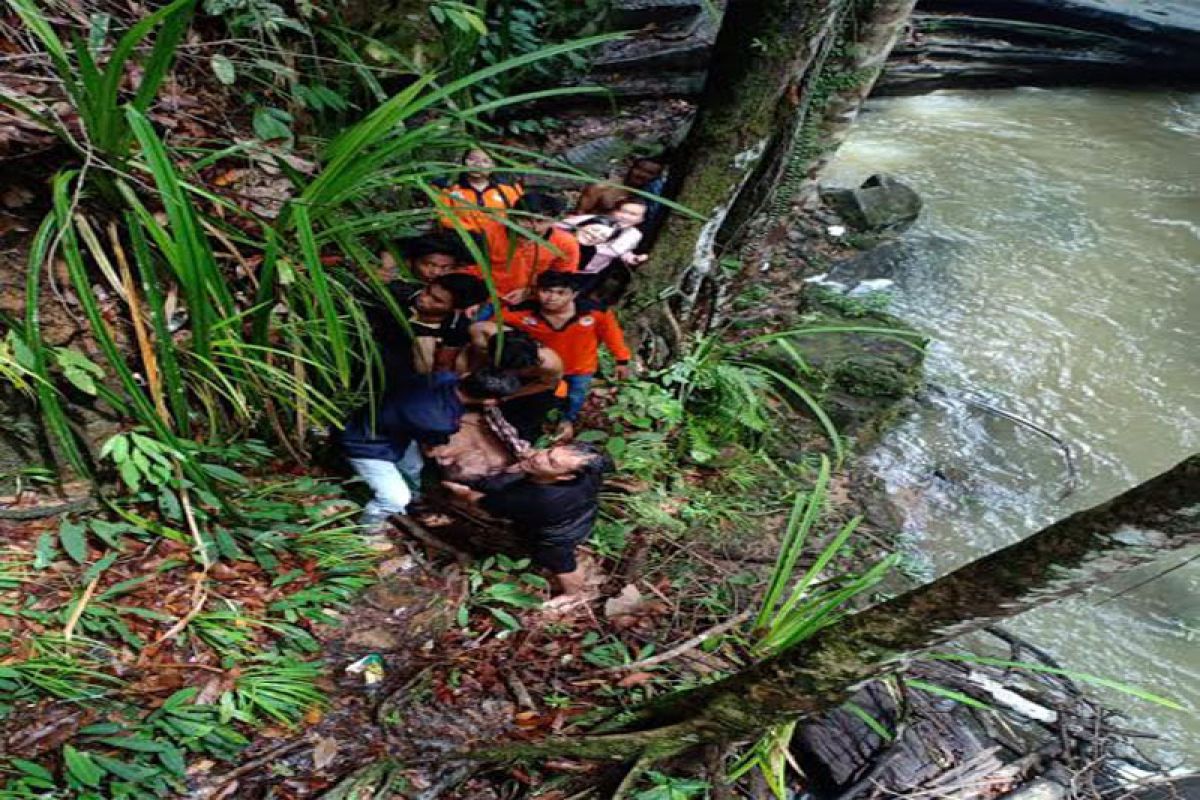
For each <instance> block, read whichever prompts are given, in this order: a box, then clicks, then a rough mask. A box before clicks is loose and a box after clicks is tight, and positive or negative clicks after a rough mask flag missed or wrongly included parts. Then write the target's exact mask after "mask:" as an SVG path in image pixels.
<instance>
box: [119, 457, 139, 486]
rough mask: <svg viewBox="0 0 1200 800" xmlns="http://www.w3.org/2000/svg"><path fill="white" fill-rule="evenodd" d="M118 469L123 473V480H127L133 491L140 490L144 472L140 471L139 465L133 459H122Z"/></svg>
mask: <svg viewBox="0 0 1200 800" xmlns="http://www.w3.org/2000/svg"><path fill="white" fill-rule="evenodd" d="M117 471H118V472H120V473H121V480H123V481H125V485H126V486H128V487H129V488H130V489H132V490H133V491H135V492H136V491H138V490H139V489H140V488H141V485H142V474H141V473H140V472H138V468H137V465H136V464H134V463H133V462H132V461H128V460H126V461H121V462H119V463H118V464H117Z"/></svg>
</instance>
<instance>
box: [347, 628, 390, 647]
mask: <svg viewBox="0 0 1200 800" xmlns="http://www.w3.org/2000/svg"><path fill="white" fill-rule="evenodd" d="M346 644H348V645H351V646H353V647H362V648H366V649H367V650H383V651H389V650H399V649H400V646H401V644H402V642H401V641H400V637H399V636H397V635H396V634H395V633H394V632H393V631H392V630H391V629H390V628H385V627H378V628H364V629H363V630H361V631H355V632H354V633H352V634H351V635H350V637H349V638H347V639H346Z"/></svg>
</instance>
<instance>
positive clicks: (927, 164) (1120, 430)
mask: <svg viewBox="0 0 1200 800" xmlns="http://www.w3.org/2000/svg"><path fill="white" fill-rule="evenodd" d="M874 172H888V173H891V174H893V175H895V176H897V177H899V178H901V179H902V180H904V181H906V182H908V183H909V184H910V185H912V186H913V187H914V188H916V189H917V190H918V191H920V192H921V194H922V195H923V197H924V199H925V203H926V207H925V210H924V212H923V215H922V219H921V220H920V222H919V223H918V224H917V225H916V226H915V227H914V228H913V229H912V230H911V231H909V233H908V234H907V235H906V237H905V240H904V242H903V243H902V245H901V246H900V247H898V248H897V250H896V252H895V255H894V256H893V257H892V258H891V259H890V264H889V266H890V267H892V268H893V269H894V277H895V279H896V281H897V286H896V287H895V289H894V299H893V301H892V304H891V310H892V311H893V312H894V313H896V314H898V315H899V316H900V317H902V318H904V319H906V320H907V321H909V322H910V323H911V324H913V325H915V326H916V327H918V328H919V329H921V330H922V331H924V332H926V333H928V334H929V335H930V336H931V337H932V345H931V347H930V351H929V360H928V364H927V378H928V379H929V381H930V382H931V383H933V384H935V385H937V386H940V387H943V388H944V389H945V390H946V391H945V392H944V393H940V392H934V393H931V394H930V396H929V397H928V398H927V399H926V400H925V401H923V402H922V403H920V404H919V405H918V406H917V408H916V409H915V411H914V413H913V414H912V416H910V417H909V418H908V419H907V420H906V421H905V422H904V423H902V424H901V425H900V426H899V427H897V428H896V429H895V430H894V431H893V432H892V433H890V434H889V435H888V436H886V437H885V439H884V440H883V441H882V442H881V443H880V445H879V446H878V447H877V448H876V449H875V450H874V452H873V453H872V454H871V456H870V463H871V464H872V466H873V468H874V469H875V470H876V471H877V473H878V474H879V475H880V476H881V477H882V478H883V479H884V481H885V483H886V485H887V488H888V491H889V493H890V495H891V497H892V498H893V500H894V501H895V503H896V504H897V506H898V507H899V508H900V509H902V511H903V513H904V517H905V519H906V523H905V528H906V530H905V534H906V538H907V541H908V542H909V544H910V545H911V547H912V553H911V563H912V565H913V567H914V568H915V569H917V570H918V571H919V570H924V571H925V573H926V574H927V575H928V576H932V575H936V574H940V573H942V572H945V571H947V570H949V569H952V568H954V567H955V566H957V565H959V564H962V563H963V562H965V561H968V560H970V559H972V558H975V557H978V556H980V555H982V554H983V553H986V552H988V551H991V550H993V549H995V548H998V547H1001V546H1004V545H1007V544H1010V543H1012V542H1014V541H1016V540H1018V539H1020V538H1022V537H1024V536H1026V535H1028V534H1030V533H1032V532H1033V531H1035V530H1037V529H1038V528H1040V527H1042V526H1043V525H1045V524H1046V523H1048V522H1050V521H1052V520H1054V519H1056V518H1058V517H1061V516H1065V515H1066V514H1068V513H1070V512H1072V511H1075V510H1078V509H1080V508H1084V507H1087V506H1090V505H1093V504H1095V503H1097V502H1100V501H1102V500H1104V499H1107V498H1108V497H1110V496H1112V495H1114V494H1117V493H1119V492H1121V491H1123V490H1125V489H1127V488H1129V487H1131V486H1133V485H1134V484H1136V483H1138V482H1139V481H1141V480H1144V479H1146V478H1149V477H1151V476H1153V475H1155V474H1157V473H1159V472H1161V471H1163V470H1164V469H1166V468H1168V467H1170V466H1171V465H1173V464H1174V463H1176V462H1177V461H1179V460H1181V459H1182V458H1183V457H1184V456H1186V455H1188V454H1189V453H1191V452H1194V451H1196V450H1198V449H1200V282H1198V281H1197V278H1198V277H1200V94H1189V93H1166V92H1141V93H1139V92H1123V91H1109V90H1039V89H1017V90H1003V91H987V92H979V91H977V92H936V93H933V94H929V95H925V96H921V97H909V98H894V99H883V100H877V101H872V102H871V103H870V104H869V105H868V109H867V112H866V113H865V114H864V116H863V117H862V119H861V121H860V122H859V123H858V124H857V126H856V128H855V130H854V131H853V133H852V136H851V138H850V140H849V141H848V142H847V143H846V145H845V146H844V147H843V149H842V150H841V152H840V154H839V157H838V159H837V161H836V162H835V163H834V164H833V165H832V166H831V169H830V172H829V173H828V174H827V176H826V182H827V183H830V184H835V185H843V186H848V185H856V184H857V183H858V182H860V181H861V180H862V179H863V178H865V177H866V176H868V175H870V174H872V173H874ZM967 397H970V398H972V399H974V400H979V401H983V402H986V403H988V404H991V405H994V406H996V407H999V408H1001V409H1003V410H1005V411H1007V412H1010V413H1012V414H1015V415H1017V416H1020V417H1022V418H1025V419H1027V420H1029V421H1031V422H1034V423H1036V424H1037V425H1039V426H1042V427H1043V428H1045V429H1047V430H1048V431H1051V432H1053V433H1054V434H1055V435H1057V436H1059V437H1061V438H1062V439H1063V440H1064V441H1066V442H1068V443H1069V444H1070V447H1071V450H1072V453H1073V455H1074V459H1075V461H1076V464H1077V467H1078V488H1077V489H1075V491H1073V492H1072V493H1071V494H1069V495H1068V496H1067V497H1065V498H1063V499H1060V496H1061V495H1062V493H1063V491H1064V474H1065V467H1064V462H1063V459H1062V455H1061V453H1060V452H1059V450H1058V448H1057V447H1056V446H1055V444H1054V443H1053V442H1052V441H1051V440H1050V439H1048V438H1047V437H1045V436H1043V435H1041V434H1038V433H1035V432H1033V431H1032V430H1030V429H1028V428H1026V427H1023V426H1020V425H1017V424H1014V423H1013V422H1012V421H1011V420H1008V419H1005V418H1003V417H1000V416H997V415H995V414H991V413H987V412H984V411H981V409H980V408H979V406H978V404H975V403H971V402H968V400H967V399H966V398H967ZM1196 555H1197V554H1195V553H1190V554H1184V556H1181V557H1180V558H1178V559H1176V560H1175V561H1174V562H1168V563H1166V564H1160V565H1158V566H1157V567H1156V568H1151V569H1149V570H1146V571H1143V572H1140V573H1138V574H1135V575H1130V576H1126V577H1125V578H1123V579H1122V580H1120V581H1119V582H1115V583H1112V584H1109V585H1106V586H1104V587H1100V588H1098V589H1096V590H1095V591H1093V592H1091V593H1090V594H1088V595H1087V596H1083V597H1079V598H1075V599H1072V600H1069V601H1065V602H1060V603H1058V604H1055V605H1052V606H1050V607H1047V608H1044V609H1041V610H1038V611H1035V612H1031V613H1028V614H1025V615H1023V616H1022V617H1020V618H1019V619H1017V620H1016V621H1015V623H1014V625H1013V628H1014V629H1015V630H1017V632H1019V633H1023V634H1025V635H1027V636H1029V638H1030V639H1031V640H1032V641H1035V642H1036V643H1038V644H1040V645H1042V646H1043V647H1045V648H1046V649H1047V650H1049V651H1050V652H1052V653H1053V654H1055V655H1056V656H1057V657H1058V658H1059V659H1061V660H1062V661H1063V662H1064V666H1066V667H1067V668H1069V669H1076V670H1081V671H1086V672H1090V673H1096V674H1099V675H1103V676H1106V677H1109V678H1113V679H1116V680H1119V681H1123V682H1126V683H1129V684H1134V685H1137V686H1140V687H1144V688H1146V689H1149V690H1152V691H1155V692H1157V693H1159V694H1162V695H1165V696H1167V697H1170V698H1172V699H1174V700H1176V701H1178V702H1179V703H1181V704H1183V705H1184V706H1186V710H1184V711H1175V710H1171V709H1167V708H1162V707H1159V706H1155V705H1151V704H1148V703H1145V702H1142V701H1137V700H1133V699H1131V698H1128V697H1126V696H1123V695H1120V694H1116V693H1113V692H1110V691H1107V690H1097V691H1103V696H1104V698H1105V699H1106V700H1107V701H1109V702H1110V704H1112V705H1114V706H1116V707H1119V708H1122V709H1125V710H1126V711H1127V713H1128V716H1129V719H1130V722H1131V723H1132V726H1133V727H1139V728H1141V729H1143V730H1147V731H1150V732H1154V733H1157V734H1159V735H1160V736H1161V737H1162V738H1161V739H1160V740H1159V741H1157V742H1155V743H1153V744H1152V745H1151V746H1150V747H1149V748H1147V750H1148V751H1149V752H1152V753H1153V754H1154V755H1156V756H1157V757H1158V758H1159V759H1161V760H1162V761H1164V762H1165V763H1167V764H1168V765H1181V766H1184V767H1187V768H1190V769H1192V770H1195V769H1197V768H1200V714H1198V713H1197V711H1198V710H1200V559H1198V560H1196V561H1191V562H1188V563H1184V562H1185V560H1186V558H1187V557H1189V556H1190V557H1195V556H1196ZM1172 566H1178V568H1177V569H1174V570H1173V571H1170V572H1166V573H1165V574H1162V573H1164V570H1165V569H1166V568H1167V567H1172Z"/></svg>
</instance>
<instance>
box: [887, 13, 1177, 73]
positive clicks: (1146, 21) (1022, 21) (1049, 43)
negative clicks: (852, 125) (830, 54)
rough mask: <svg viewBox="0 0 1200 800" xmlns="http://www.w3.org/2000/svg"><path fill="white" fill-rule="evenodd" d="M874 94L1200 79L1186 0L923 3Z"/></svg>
mask: <svg viewBox="0 0 1200 800" xmlns="http://www.w3.org/2000/svg"><path fill="white" fill-rule="evenodd" d="M912 22H913V25H912V27H911V28H910V30H909V32H908V34H907V35H906V36H905V38H904V40H903V41H901V42H900V43H899V44H898V45H897V47H896V49H895V50H894V51H893V52H892V56H891V58H890V60H889V65H888V68H887V71H886V72H885V73H884V75H883V76H882V78H881V79H880V81H879V83H878V84H877V85H876V93H877V94H911V93H918V92H926V91H931V90H933V89H939V88H954V87H959V88H974V87H993V86H1022V85H1042V86H1061V85H1091V84H1105V85H1107V84H1134V85H1146V84H1152V83H1164V84H1181V83H1183V84H1191V85H1195V84H1196V83H1197V82H1200V54H1198V53H1200V50H1198V49H1197V45H1200V4H1196V3H1192V2H1188V0H1143V2H1139V3H1128V2H1117V0H1011V2H1005V3H994V2H983V1H982V0H924V2H922V3H921V4H920V6H919V8H918V13H916V14H914V15H913V18H912Z"/></svg>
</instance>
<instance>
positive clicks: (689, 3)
mask: <svg viewBox="0 0 1200 800" xmlns="http://www.w3.org/2000/svg"><path fill="white" fill-rule="evenodd" d="M703 10H704V6H703V5H702V4H701V3H700V0H614V2H613V3H612V5H611V7H610V10H609V15H610V17H609V18H610V19H611V20H612V24H613V27H615V28H640V27H642V26H643V25H650V24H657V25H662V24H664V23H669V22H677V21H679V20H682V19H688V18H691V17H695V16H698V15H699V14H700V13H701V12H702V11H703Z"/></svg>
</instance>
